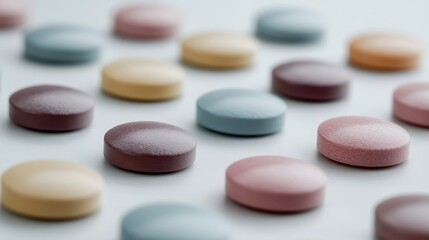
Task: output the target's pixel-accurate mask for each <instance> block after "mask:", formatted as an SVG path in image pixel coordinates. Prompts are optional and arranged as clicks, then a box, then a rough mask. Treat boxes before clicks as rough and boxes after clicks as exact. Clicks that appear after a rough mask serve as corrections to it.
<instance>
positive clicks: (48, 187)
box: [2, 160, 104, 220]
mask: <svg viewBox="0 0 429 240" xmlns="http://www.w3.org/2000/svg"><path fill="white" fill-rule="evenodd" d="M103 185H104V181H103V178H102V177H101V175H100V174H98V173H97V172H96V171H94V170H91V169H89V168H87V167H83V166H80V165H78V164H75V163H71V162H66V161H58V160H35V161H29V162H25V163H21V164H18V165H16V166H14V167H12V168H10V169H9V170H7V171H6V172H5V173H4V174H3V176H2V204H3V206H4V207H5V208H6V209H8V210H10V211H11V212H14V213H16V214H19V215H23V216H25V217H30V218H38V219H45V220H67V219H73V218H79V217H83V216H86V215H89V214H91V213H93V212H95V211H97V210H98V209H99V208H100V205H101V204H100V202H101V195H102V191H103Z"/></svg>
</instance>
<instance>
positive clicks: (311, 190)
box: [226, 156, 327, 212]
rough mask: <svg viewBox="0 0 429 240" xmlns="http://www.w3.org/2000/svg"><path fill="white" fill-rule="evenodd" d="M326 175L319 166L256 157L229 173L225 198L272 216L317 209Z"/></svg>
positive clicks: (294, 160)
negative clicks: (276, 213) (270, 213)
mask: <svg viewBox="0 0 429 240" xmlns="http://www.w3.org/2000/svg"><path fill="white" fill-rule="evenodd" d="M326 181H327V179H326V175H325V173H324V172H323V171H322V170H321V169H320V168H319V167H317V166H315V165H313V164H310V163H307V162H305V161H301V160H298V159H294V158H289V157H281V156H257V157H250V158H245V159H242V160H240V161H238V162H235V163H233V164H232V165H231V166H229V167H228V169H227V171H226V194H227V195H228V197H229V198H230V199H231V200H232V201H234V202H236V203H238V204H240V205H243V206H246V207H249V208H253V209H256V210H261V211H269V212H301V211H306V210H309V209H313V208H315V207H318V206H319V205H320V204H321V203H322V201H323V198H324V192H325V186H326Z"/></svg>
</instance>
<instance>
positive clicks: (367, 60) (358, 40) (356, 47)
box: [349, 33, 423, 71]
mask: <svg viewBox="0 0 429 240" xmlns="http://www.w3.org/2000/svg"><path fill="white" fill-rule="evenodd" d="M422 54H423V45H422V43H420V42H419V41H418V40H416V39H414V38H412V37H409V36H406V35H402V34H396V33H368V34H363V35H360V36H358V37H355V38H353V39H352V40H351V42H350V46H349V61H350V63H351V64H353V65H355V66H358V67H361V68H367V69H375V70H386V71H388V70H406V69H411V68H414V67H416V66H417V65H418V64H419V61H420V58H421V56H422Z"/></svg>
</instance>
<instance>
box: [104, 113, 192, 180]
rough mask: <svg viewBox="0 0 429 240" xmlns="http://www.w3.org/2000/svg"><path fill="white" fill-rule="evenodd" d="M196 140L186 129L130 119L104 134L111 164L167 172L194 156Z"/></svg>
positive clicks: (145, 171) (139, 169) (149, 171)
mask: <svg viewBox="0 0 429 240" xmlns="http://www.w3.org/2000/svg"><path fill="white" fill-rule="evenodd" d="M196 147H197V141H196V140H195V138H194V137H193V136H192V135H191V134H190V133H189V132H187V131H186V130H184V129H182V128H179V127H176V126H173V125H169V124H166V123H161V122H143V121H142V122H130V123H125V124H122V125H119V126H116V127H114V128H112V129H110V130H109V131H108V132H107V133H106V135H104V156H105V157H106V160H107V161H108V162H110V163H111V164H112V165H114V166H116V167H118V168H122V169H125V170H129V171H133V172H144V173H166V172H175V171H179V170H182V169H185V168H187V167H189V166H191V165H192V163H193V162H194V160H195V151H196Z"/></svg>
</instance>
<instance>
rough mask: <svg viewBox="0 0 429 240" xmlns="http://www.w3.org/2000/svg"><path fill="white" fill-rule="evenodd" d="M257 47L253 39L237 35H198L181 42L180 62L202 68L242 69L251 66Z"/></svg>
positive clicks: (214, 33) (219, 33) (215, 33)
mask: <svg viewBox="0 0 429 240" xmlns="http://www.w3.org/2000/svg"><path fill="white" fill-rule="evenodd" d="M257 46H258V44H257V42H256V40H255V39H253V38H251V37H246V36H241V35H238V34H232V33H223V32H208V33H200V34H196V35H193V36H190V37H188V38H186V39H185V40H184V41H183V42H182V60H183V61H184V62H185V63H188V64H191V65H194V66H197V67H203V68H216V69H231V68H243V67H247V66H249V65H250V64H252V62H253V60H254V58H255V55H256V50H257Z"/></svg>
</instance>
